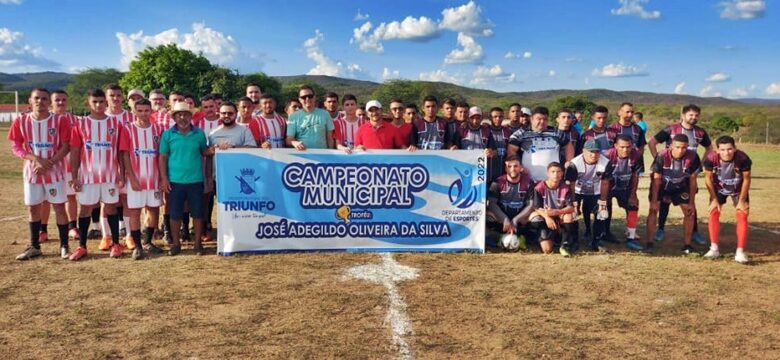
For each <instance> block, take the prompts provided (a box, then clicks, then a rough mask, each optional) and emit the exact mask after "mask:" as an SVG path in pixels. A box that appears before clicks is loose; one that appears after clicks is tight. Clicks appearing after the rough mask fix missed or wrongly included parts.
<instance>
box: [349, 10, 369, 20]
mask: <svg viewBox="0 0 780 360" xmlns="http://www.w3.org/2000/svg"><path fill="white" fill-rule="evenodd" d="M368 18H369V16H368V14H363V13H361V12H360V9H358V12H357V14H355V18H354V19H352V20H354V21H363V20H368Z"/></svg>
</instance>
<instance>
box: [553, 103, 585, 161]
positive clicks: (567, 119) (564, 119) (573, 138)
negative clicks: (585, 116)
mask: <svg viewBox="0 0 780 360" xmlns="http://www.w3.org/2000/svg"><path fill="white" fill-rule="evenodd" d="M573 121H574V117H573V116H572V114H571V110H569V109H561V110H560V111H558V117H557V118H556V122H557V123H558V131H560V132H562V133H563V134H564V135H566V138H567V139H568V140H569V143H570V144H571V146H572V148H574V156H577V155H579V154H581V153H582V149H581V148H580V133H579V132H578V131H577V129H575V128H574V127H572V122H573ZM564 156H565V154H563V153H562V154H561V157H564Z"/></svg>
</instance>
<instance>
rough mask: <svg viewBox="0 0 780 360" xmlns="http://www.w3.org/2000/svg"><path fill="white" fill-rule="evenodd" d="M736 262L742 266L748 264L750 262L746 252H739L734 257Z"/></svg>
mask: <svg viewBox="0 0 780 360" xmlns="http://www.w3.org/2000/svg"><path fill="white" fill-rule="evenodd" d="M734 261H736V262H738V263H740V264H747V263H748V261H750V260H748V257H747V255H745V253H744V252H737V254H736V255H734Z"/></svg>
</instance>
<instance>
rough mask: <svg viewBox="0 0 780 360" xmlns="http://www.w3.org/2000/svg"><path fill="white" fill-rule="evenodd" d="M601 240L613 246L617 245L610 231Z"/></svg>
mask: <svg viewBox="0 0 780 360" xmlns="http://www.w3.org/2000/svg"><path fill="white" fill-rule="evenodd" d="M603 240H604V241H606V242H608V243H613V244H617V243H618V240H617V239H616V238H615V235H613V234H612V232H611V231H607V234H606V236H604V238H603Z"/></svg>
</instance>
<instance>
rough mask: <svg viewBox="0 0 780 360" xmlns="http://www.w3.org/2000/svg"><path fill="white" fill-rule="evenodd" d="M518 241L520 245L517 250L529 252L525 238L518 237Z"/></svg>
mask: <svg viewBox="0 0 780 360" xmlns="http://www.w3.org/2000/svg"><path fill="white" fill-rule="evenodd" d="M517 241H518V243H517V249H518V250H523V251H526V250H528V244H526V241H525V236H523V235H520V236H518V237H517Z"/></svg>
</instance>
